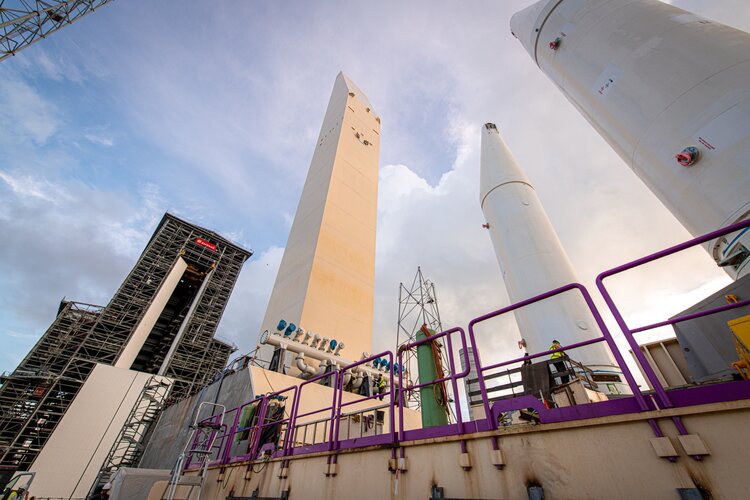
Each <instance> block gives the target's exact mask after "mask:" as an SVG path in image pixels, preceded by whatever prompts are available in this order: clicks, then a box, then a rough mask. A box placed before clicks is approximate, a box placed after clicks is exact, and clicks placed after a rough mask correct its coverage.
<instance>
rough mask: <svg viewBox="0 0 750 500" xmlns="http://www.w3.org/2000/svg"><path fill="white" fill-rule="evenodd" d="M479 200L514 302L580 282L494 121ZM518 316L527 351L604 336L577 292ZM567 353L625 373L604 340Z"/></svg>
mask: <svg viewBox="0 0 750 500" xmlns="http://www.w3.org/2000/svg"><path fill="white" fill-rule="evenodd" d="M479 200H480V203H481V206H482V212H483V213H484V216H485V220H486V221H487V223H488V224H489V232H490V237H491V238H492V245H493V247H494V248H495V255H496V256H497V260H498V263H499V264H500V268H501V269H502V272H503V279H504V281H505V287H506V288H507V290H508V296H509V297H510V300H511V302H512V303H516V302H520V301H522V300H525V299H528V298H531V297H534V296H536V295H540V294H542V293H545V292H548V291H550V290H553V289H555V288H558V287H561V286H564V285H567V284H569V283H576V282H578V278H577V277H576V273H575V271H573V266H572V265H571V263H570V260H568V256H567V254H566V253H565V250H564V249H563V247H562V244H561V243H560V240H559V239H558V237H557V233H556V232H555V229H554V228H553V227H552V224H551V223H550V220H549V218H548V217H547V214H546V213H545V211H544V208H543V207H542V204H541V203H540V201H539V198H538V197H537V195H536V191H535V190H534V187H533V186H532V185H531V183H530V182H529V180H528V179H527V178H526V176H525V175H524V174H523V172H522V171H521V168H520V167H519V166H518V164H517V163H516V161H515V159H514V158H513V155H512V154H511V152H510V150H508V147H507V146H506V145H505V142H503V139H502V138H501V137H500V134H499V132H498V130H497V127H496V126H495V125H494V124H493V123H487V124H485V126H484V127H483V129H482V157H481V173H480V196H479ZM515 316H516V322H517V323H518V328H519V330H520V331H521V336H522V337H523V339H524V340H525V341H526V347H527V350H528V352H529V353H535V352H540V351H545V350H548V349H549V347H550V345H551V344H552V341H553V340H559V341H560V343H562V345H569V344H574V343H576V342H582V341H584V340H590V339H592V338H594V337H599V336H601V333H600V331H599V328H598V327H597V325H596V322H595V320H594V317H593V315H592V314H591V312H590V311H589V309H588V307H587V306H586V303H585V301H584V300H583V297H581V295H580V294H578V293H577V292H575V291H568V292H565V293H564V294H560V295H557V296H555V297H552V298H549V299H546V300H544V301H541V302H537V303H536V304H533V305H530V306H527V307H524V308H521V309H517V310H516V311H515ZM568 354H569V355H570V357H571V358H572V359H574V360H576V361H578V362H582V363H584V364H585V365H587V366H589V367H590V368H593V369H595V370H596V369H599V370H604V371H608V372H616V373H621V371H620V369H619V368H617V366H616V365H615V363H614V361H613V360H612V356H611V355H610V353H609V351H608V350H607V349H606V347H605V345H604V344H603V343H598V344H593V345H589V346H586V347H583V348H581V349H578V350H575V351H572V352H569V353H568Z"/></svg>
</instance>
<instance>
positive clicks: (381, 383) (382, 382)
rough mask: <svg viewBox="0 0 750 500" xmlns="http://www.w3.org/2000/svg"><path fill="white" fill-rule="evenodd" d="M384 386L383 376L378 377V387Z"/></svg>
mask: <svg viewBox="0 0 750 500" xmlns="http://www.w3.org/2000/svg"><path fill="white" fill-rule="evenodd" d="M384 387H385V377H380V378H379V379H378V388H380V389H383V388H384Z"/></svg>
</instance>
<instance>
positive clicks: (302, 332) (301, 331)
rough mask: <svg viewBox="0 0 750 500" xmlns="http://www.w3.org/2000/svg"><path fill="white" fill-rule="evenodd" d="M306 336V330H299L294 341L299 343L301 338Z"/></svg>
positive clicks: (295, 333)
mask: <svg viewBox="0 0 750 500" xmlns="http://www.w3.org/2000/svg"><path fill="white" fill-rule="evenodd" d="M304 334H305V330H303V329H302V328H297V331H296V332H294V338H293V340H295V341H297V342H299V338H300V337H301V336H302V335H304Z"/></svg>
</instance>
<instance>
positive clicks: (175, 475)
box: [162, 401, 227, 500]
mask: <svg viewBox="0 0 750 500" xmlns="http://www.w3.org/2000/svg"><path fill="white" fill-rule="evenodd" d="M204 406H212V407H214V408H221V413H220V415H221V418H220V419H219V423H208V422H200V423H199V422H198V418H199V417H200V414H201V409H202V408H203V407H204ZM226 412H227V407H226V406H224V405H220V404H215V403H209V402H207V401H204V402H202V403H201V404H200V405H198V411H196V412H195V418H194V419H193V423H192V424H191V425H190V433H189V434H188V438H187V440H186V441H185V446H184V447H183V448H182V452H181V453H180V455H179V456H178V457H177V462H176V463H175V466H174V468H173V469H172V475H171V477H170V479H169V484H168V485H167V489H166V490H165V493H166V500H174V497H175V495H176V494H177V487H178V486H189V487H190V490H189V491H188V495H187V497H186V498H189V499H192V496H193V490H194V489H195V488H196V487H197V488H198V496H196V497H195V500H199V499H200V497H201V489H202V487H203V480H204V479H205V477H206V473H207V472H208V462H209V461H210V460H209V458H210V457H211V453H212V450H213V446H214V442H215V441H216V436H217V435H218V431H219V430H220V429H221V428H222V426H223V425H224V417H225V415H226ZM204 429H209V430H210V434H209V435H210V438H209V439H208V440H207V441H206V443H204V444H205V446H204V447H203V449H201V450H190V451H188V448H190V446H191V444H192V443H193V440H194V439H195V434H196V432H202V431H203V430H204ZM188 455H198V456H200V461H201V472H200V474H199V475H197V476H186V475H184V474H183V469H184V467H185V462H186V460H187V457H188ZM162 498H164V495H162Z"/></svg>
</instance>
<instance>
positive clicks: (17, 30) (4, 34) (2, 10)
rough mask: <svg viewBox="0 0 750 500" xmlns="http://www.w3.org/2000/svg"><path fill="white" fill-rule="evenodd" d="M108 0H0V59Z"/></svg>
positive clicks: (109, 0) (44, 36)
mask: <svg viewBox="0 0 750 500" xmlns="http://www.w3.org/2000/svg"><path fill="white" fill-rule="evenodd" d="M111 1H112V0H66V1H60V2H44V1H42V0H35V1H32V0H0V61H2V60H3V59H7V58H8V57H10V56H13V55H16V53H17V52H18V51H19V50H23V49H25V48H26V47H28V46H29V45H31V44H32V43H35V42H38V41H39V40H41V39H42V38H46V37H48V36H49V35H51V34H52V33H54V32H55V31H57V30H59V29H60V28H62V27H63V26H66V25H68V24H71V23H72V22H74V21H77V20H79V19H80V18H82V17H83V16H85V15H86V14H89V13H91V12H94V10H96V9H97V8H99V7H101V6H102V5H104V4H107V3H109V2H111Z"/></svg>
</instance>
